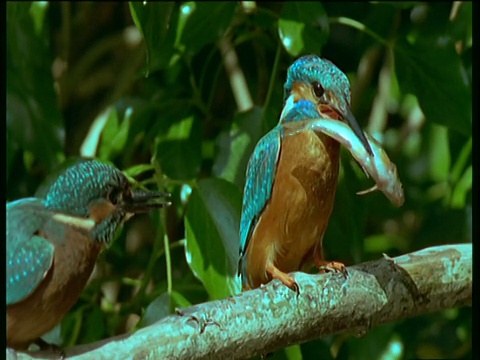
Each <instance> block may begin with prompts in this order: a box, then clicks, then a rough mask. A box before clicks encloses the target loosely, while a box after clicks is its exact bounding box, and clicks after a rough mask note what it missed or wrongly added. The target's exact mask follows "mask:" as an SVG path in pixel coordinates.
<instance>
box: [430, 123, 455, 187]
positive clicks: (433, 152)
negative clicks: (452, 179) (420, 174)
mask: <svg viewBox="0 0 480 360" xmlns="http://www.w3.org/2000/svg"><path fill="white" fill-rule="evenodd" d="M428 141H429V146H428V147H429V149H428V158H429V161H428V163H429V165H430V178H431V179H432V180H433V181H435V182H441V181H446V180H447V179H448V176H449V174H450V151H449V144H448V129H447V128H446V127H444V126H438V125H435V124H431V127H430V134H429V137H428Z"/></svg>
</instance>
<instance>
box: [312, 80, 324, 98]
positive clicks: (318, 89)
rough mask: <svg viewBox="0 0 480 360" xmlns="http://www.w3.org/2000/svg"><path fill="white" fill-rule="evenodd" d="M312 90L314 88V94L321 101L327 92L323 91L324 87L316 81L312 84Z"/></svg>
mask: <svg viewBox="0 0 480 360" xmlns="http://www.w3.org/2000/svg"><path fill="white" fill-rule="evenodd" d="M312 88H313V92H314V93H315V96H316V97H317V98H319V99H320V98H321V97H322V96H323V93H324V92H325V90H324V89H323V86H322V85H321V84H320V83H319V82H318V81H314V82H313V83H312Z"/></svg>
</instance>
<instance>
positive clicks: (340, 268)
mask: <svg viewBox="0 0 480 360" xmlns="http://www.w3.org/2000/svg"><path fill="white" fill-rule="evenodd" d="M318 272H319V273H322V274H325V273H327V272H336V273H337V272H339V273H341V274H342V275H343V276H344V278H345V279H346V278H347V276H348V270H347V268H346V266H345V265H344V264H342V263H341V262H338V261H330V262H328V263H325V264H321V265H320V266H318Z"/></svg>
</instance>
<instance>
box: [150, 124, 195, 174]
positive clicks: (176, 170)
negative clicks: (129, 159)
mask: <svg viewBox="0 0 480 360" xmlns="http://www.w3.org/2000/svg"><path fill="white" fill-rule="evenodd" d="M201 135H202V134H201V126H200V121H199V119H198V118H196V117H195V116H193V115H191V116H187V117H185V118H183V119H181V120H180V121H178V122H176V123H174V124H173V125H172V126H171V127H170V129H169V131H168V134H167V135H166V136H161V140H160V141H159V143H158V146H157V148H156V154H155V159H156V160H157V161H159V163H160V166H161V168H162V171H163V172H164V173H165V174H166V175H167V176H168V177H170V178H172V179H178V180H189V179H192V178H194V177H195V175H196V174H197V173H198V172H199V171H200V164H201V161H202V142H201Z"/></svg>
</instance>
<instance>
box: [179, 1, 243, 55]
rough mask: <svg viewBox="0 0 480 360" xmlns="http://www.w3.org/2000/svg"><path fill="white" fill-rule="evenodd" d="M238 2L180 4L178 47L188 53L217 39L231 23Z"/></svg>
mask: <svg viewBox="0 0 480 360" xmlns="http://www.w3.org/2000/svg"><path fill="white" fill-rule="evenodd" d="M236 8H237V3H236V2H231V1H225V2H194V1H189V2H186V3H184V4H182V5H181V6H180V14H179V19H178V28H177V40H176V42H175V44H176V47H177V48H178V49H179V50H181V51H182V52H183V51H185V52H186V53H187V54H188V55H194V54H196V53H197V52H198V51H199V50H200V49H201V48H202V47H203V46H204V45H206V44H209V43H211V42H214V41H216V40H217V39H218V38H220V36H222V34H223V33H224V32H225V30H226V29H227V27H228V26H229V25H230V23H231V21H232V19H233V16H234V15H235V10H236Z"/></svg>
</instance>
